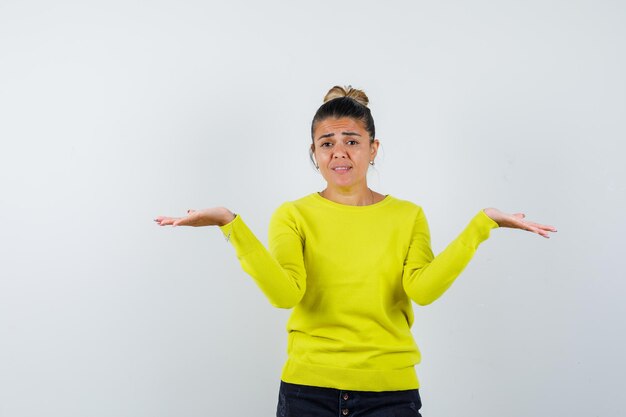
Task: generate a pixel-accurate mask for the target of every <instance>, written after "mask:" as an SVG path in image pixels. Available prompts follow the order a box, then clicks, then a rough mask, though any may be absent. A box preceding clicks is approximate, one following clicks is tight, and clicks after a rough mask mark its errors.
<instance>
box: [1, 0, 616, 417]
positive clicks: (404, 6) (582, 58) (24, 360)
mask: <svg viewBox="0 0 626 417" xmlns="http://www.w3.org/2000/svg"><path fill="white" fill-rule="evenodd" d="M625 18H626V5H625V3H624V2H621V1H609V0H604V1H534V0H532V1H499V2H492V1H414V2H413V1H412V2H409V1H406V2H398V1H387V2H374V1H363V0H361V1H349V2H347V1H319V0H318V1H314V2H313V1H309V2H296V1H292V2H287V1H284V2H279V1H264V2H254V1H245V2H243V1H229V2H225V1H224V2H208V1H195V2H194V1H169V2H167V1H152V2H136V1H117V0H116V1H111V0H110V1H106V2H105V1H100V2H85V1H74V2H64V1H55V2H46V1H13V0H1V1H0V63H1V64H0V138H1V141H2V142H1V148H0V181H1V182H0V218H1V219H2V222H3V225H2V228H1V229H0V416H1V417H31V416H32V417H42V416H46V417H74V416H75V417H85V416H90V417H99V416H107V417H123V416H128V417H139V416H146V417H160V416H168V417H169V416H186V417H195V416H243V415H246V416H272V415H274V412H275V411H274V410H275V404H276V399H277V392H278V384H279V378H280V371H281V367H282V364H283V361H284V360H285V346H286V333H285V330H284V326H285V323H286V320H287V318H288V313H289V312H288V311H283V310H277V309H274V308H272V307H271V306H270V305H269V303H268V302H267V301H266V300H265V299H264V297H263V295H262V294H261V292H260V291H259V290H258V289H257V288H256V287H255V285H254V284H253V282H252V280H251V279H250V278H249V277H247V276H246V275H245V274H244V273H243V272H242V270H241V269H240V266H239V264H238V262H237V259H236V257H235V255H234V250H233V248H232V247H230V245H229V244H227V243H226V242H225V241H224V239H223V237H222V236H221V233H220V232H219V231H218V230H216V229H193V228H178V229H171V228H160V227H158V226H156V225H155V224H154V223H153V221H152V219H153V218H154V217H155V216H157V215H160V214H164V215H182V214H183V213H184V212H185V210H186V209H188V208H201V207H207V206H213V205H225V206H227V207H229V208H231V209H232V210H233V211H236V212H237V213H240V214H241V215H242V217H243V218H244V219H245V221H246V222H247V223H248V225H249V226H250V227H251V228H252V229H253V230H254V231H255V232H256V234H257V235H258V236H259V237H260V238H261V240H262V241H264V242H265V241H266V240H265V239H266V233H267V225H268V221H269V217H270V215H271V213H272V212H273V210H274V209H275V208H276V207H277V206H278V205H279V204H280V203H282V202H283V201H286V200H293V199H296V198H299V197H301V196H303V195H306V194H309V193H311V192H314V191H319V190H321V189H322V188H323V187H324V183H323V181H322V179H321V178H320V177H319V175H318V174H317V172H316V171H315V170H314V169H313V167H312V165H311V163H310V161H309V160H308V154H307V148H308V145H309V141H310V136H309V135H310V133H309V129H310V121H311V118H312V116H313V114H314V112H315V110H316V109H317V107H318V106H319V105H320V104H321V102H322V101H321V100H322V97H323V96H324V94H325V92H326V91H327V90H328V89H329V88H330V87H332V86H333V85H335V84H352V85H353V86H355V87H359V88H363V89H364V90H365V91H366V92H367V94H368V95H369V97H370V99H371V108H372V111H373V114H374V117H375V121H376V127H377V134H378V137H379V139H380V140H381V143H382V152H381V153H379V158H378V160H377V165H376V168H375V169H374V170H373V171H372V172H371V174H370V185H371V186H372V188H374V189H375V190H377V191H379V192H382V193H385V194H392V195H394V196H396V197H398V198H403V199H407V200H411V201H413V202H415V203H417V204H419V205H421V206H422V207H423V208H424V210H425V212H426V215H427V217H428V219H429V222H430V227H431V233H432V235H433V242H432V244H433V249H434V250H435V252H439V251H441V250H442V249H443V248H445V246H446V245H447V243H448V242H450V241H451V240H452V239H454V237H456V235H457V234H458V233H459V232H460V231H461V230H462V229H463V227H464V226H465V224H466V223H467V222H468V221H469V220H470V219H471V217H472V216H473V215H474V214H475V213H476V212H477V211H478V210H479V209H481V208H483V207H489V206H494V207H498V208H500V209H502V210H505V211H509V212H515V211H523V212H525V213H526V214H527V216H528V218H529V219H532V220H536V221H539V222H544V223H549V224H554V225H555V226H557V227H558V229H559V232H558V233H557V234H556V235H554V236H553V238H552V239H550V240H547V239H543V238H541V237H539V236H537V235H533V234H530V233H526V232H521V231H518V230H507V229H498V230H494V231H493V232H492V235H491V238H490V239H489V240H488V241H486V242H485V243H484V244H483V245H482V246H481V248H480V249H479V251H478V252H477V254H476V257H475V258H474V260H473V261H472V263H471V264H470V265H469V266H468V268H467V269H466V271H465V272H464V273H463V275H462V276H461V277H460V278H459V280H458V281H457V282H456V283H455V284H454V285H453V287H452V288H451V289H450V291H449V292H448V293H446V294H445V295H444V296H443V298H442V299H440V300H439V301H437V302H436V303H435V304H433V305H431V306H428V307H425V308H422V307H416V323H415V326H414V334H415V337H416V340H417V342H418V345H419V346H420V348H421V350H422V353H423V363H422V364H421V365H419V366H418V367H417V371H418V375H419V377H420V380H421V384H422V386H421V389H420V392H421V394H422V398H423V401H424V407H423V409H422V411H423V415H424V416H425V417H435V416H437V417H446V416H449V417H453V416H461V415H463V416H468V417H470V416H471V417H502V416H507V417H517V416H519V417H521V416H527V415H533V416H550V417H553V416H565V415H567V416H602V417H604V416H618V415H624V413H625V411H626V410H625V406H624V403H623V401H622V400H620V397H622V395H623V392H622V391H623V387H624V382H623V381H624V372H625V371H626V369H625V368H626V366H625V363H626V361H625V359H624V352H625V351H626V340H625V339H626V335H625V332H624V324H623V319H624V317H625V316H626V306H625V303H624V301H623V299H624V293H625V290H626V283H625V280H624V278H626V277H625V275H626V274H625V273H624V270H625V268H626V265H625V261H624V257H625V255H626V253H625V250H624V243H623V239H624V233H626V222H625V220H624V212H625V210H626V201H625V200H626V187H625V183H626V169H625V164H624V162H623V159H624V157H623V154H624V139H626V135H625V133H626V128H625V125H624V116H625V115H626V81H625V80H626V77H624V74H625V73H626V59H625V51H626V29H625V26H624V21H625Z"/></svg>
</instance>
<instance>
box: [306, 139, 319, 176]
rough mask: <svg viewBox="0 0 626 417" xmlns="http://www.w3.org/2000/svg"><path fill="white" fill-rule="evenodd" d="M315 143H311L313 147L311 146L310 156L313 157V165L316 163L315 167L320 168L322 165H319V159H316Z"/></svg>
mask: <svg viewBox="0 0 626 417" xmlns="http://www.w3.org/2000/svg"><path fill="white" fill-rule="evenodd" d="M314 153H315V145H314V144H311V147H310V148H309V158H310V159H311V162H313V165H315V169H317V170H319V169H320V166H319V165H317V161H316V160H315V156H314Z"/></svg>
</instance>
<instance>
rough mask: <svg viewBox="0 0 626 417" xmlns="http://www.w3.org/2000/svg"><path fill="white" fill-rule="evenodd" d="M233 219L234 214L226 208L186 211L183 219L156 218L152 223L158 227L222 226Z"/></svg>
mask: <svg viewBox="0 0 626 417" xmlns="http://www.w3.org/2000/svg"><path fill="white" fill-rule="evenodd" d="M234 219H235V214H234V213H233V212H231V211H230V210H228V209H227V208H226V207H211V208H206V209H202V210H192V209H189V210H187V215H186V216H185V217H167V216H158V217H157V218H155V219H154V221H155V222H156V223H157V224H158V225H159V226H194V227H200V226H224V225H225V224H228V223H230V222H231V221H233V220H234Z"/></svg>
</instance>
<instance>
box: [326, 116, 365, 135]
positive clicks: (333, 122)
mask: <svg viewBox="0 0 626 417" xmlns="http://www.w3.org/2000/svg"><path fill="white" fill-rule="evenodd" d="M343 130H345V131H352V132H365V127H364V126H363V122H361V121H360V120H357V119H353V118H351V117H341V118H333V117H329V118H327V119H324V120H320V121H319V122H318V123H317V124H316V126H315V133H316V134H315V137H316V138H317V136H318V135H319V134H324V133H328V132H336V131H343Z"/></svg>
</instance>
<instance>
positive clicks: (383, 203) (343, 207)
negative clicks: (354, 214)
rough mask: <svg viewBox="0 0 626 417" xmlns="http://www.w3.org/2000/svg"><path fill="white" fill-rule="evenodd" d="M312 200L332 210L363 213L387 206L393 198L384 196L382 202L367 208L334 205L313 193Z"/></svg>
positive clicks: (369, 205) (332, 202)
mask: <svg viewBox="0 0 626 417" xmlns="http://www.w3.org/2000/svg"><path fill="white" fill-rule="evenodd" d="M311 196H312V198H313V199H315V200H316V201H318V202H320V203H322V204H324V205H326V206H329V207H334V208H338V209H342V210H352V211H363V210H371V209H374V208H378V207H381V206H384V205H387V204H388V203H389V202H390V201H391V200H392V199H393V197H392V196H391V195H389V194H386V195H385V198H383V199H382V200H380V201H378V202H376V203H374V204H368V205H367V206H351V205H349V204H341V203H336V202H334V201H332V200H329V199H327V198H324V197H322V196H321V195H320V194H319V193H317V192H316V193H313V194H311Z"/></svg>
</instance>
